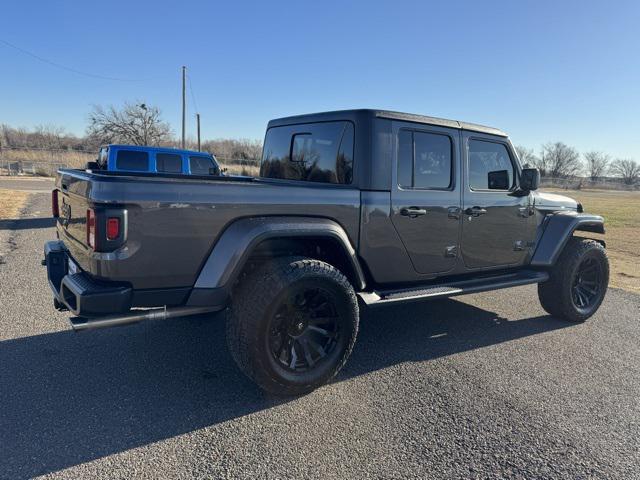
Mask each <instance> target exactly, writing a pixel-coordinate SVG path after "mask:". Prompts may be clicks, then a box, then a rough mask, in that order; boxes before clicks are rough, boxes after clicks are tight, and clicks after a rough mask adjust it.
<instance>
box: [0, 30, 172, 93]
mask: <svg viewBox="0 0 640 480" xmlns="http://www.w3.org/2000/svg"><path fill="white" fill-rule="evenodd" d="M0 43H3V44H4V45H6V46H8V47H11V48H13V49H15V50H17V51H19V52H21V53H24V54H25V55H28V56H30V57H32V58H35V59H36V60H39V61H40V62H43V63H46V64H48V65H51V66H53V67H56V68H60V69H62V70H66V71H68V72H71V73H75V74H78V75H84V76H85V77H91V78H99V79H101V80H113V81H117V82H144V81H147V80H153V79H154V78H118V77H108V76H105V75H97V74H95V73H90V72H84V71H82V70H78V69H76V68H72V67H68V66H66V65H62V64H60V63H57V62H54V61H52V60H48V59H46V58H44V57H41V56H40V55H36V54H35V53H33V52H30V51H29V50H25V49H24V48H22V47H19V46H17V45H14V44H13V43H10V42H7V41H6V40H3V39H1V38H0ZM155 78H162V77H155Z"/></svg>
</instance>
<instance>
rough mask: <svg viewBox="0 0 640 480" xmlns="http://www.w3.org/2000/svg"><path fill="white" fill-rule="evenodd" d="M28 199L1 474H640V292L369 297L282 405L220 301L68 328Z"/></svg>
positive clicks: (11, 332)
mask: <svg viewBox="0 0 640 480" xmlns="http://www.w3.org/2000/svg"><path fill="white" fill-rule="evenodd" d="M34 197H35V202H32V204H31V205H30V210H29V212H31V213H32V217H29V218H26V219H24V220H20V221H19V222H13V223H12V224H11V225H9V224H4V225H2V226H1V227H0V228H2V229H4V230H7V232H5V233H6V234H7V235H8V236H9V239H10V240H11V241H12V244H11V245H13V246H12V247H11V249H9V251H8V253H6V255H5V257H4V263H2V264H0V286H1V288H0V477H1V478H7V479H16V478H27V477H33V476H37V475H48V476H51V477H54V478H73V479H77V478H131V477H139V478H191V477H207V478H225V477H229V478H241V477H245V478H256V477H270V478H302V477H315V478H364V477H378V478H380V477H385V478H392V477H395V478H408V477H422V478H505V477H511V478H522V477H527V478H619V479H622V478H624V479H630V478H640V401H639V400H638V395H639V393H640V350H639V348H638V345H639V343H640V342H639V340H640V326H639V325H638V321H639V320H640V297H639V296H637V295H633V294H629V293H625V292H622V291H618V290H611V291H610V292H609V293H608V296H607V299H606V301H605V303H604V305H603V307H602V308H601V309H600V311H599V313H598V314H597V315H596V316H595V317H594V318H592V319H591V321H589V322H588V323H586V324H583V325H572V324H568V323H566V322H564V321H561V320H558V319H554V318H552V317H550V316H548V315H546V314H545V313H544V311H543V310H542V309H541V308H540V306H539V305H538V301H537V297H536V293H535V288H534V287H520V288H516V289H512V290H503V291H499V292H492V293H487V294H479V295H473V296H468V297H464V298H463V297H461V298H459V299H457V300H443V301H434V302H430V303H420V304H413V305H405V306H398V307H385V308H384V309H379V310H375V311H370V312H365V313H364V314H363V316H362V322H361V332H360V337H359V339H358V343H357V345H356V348H355V350H354V352H353V355H352V357H351V359H350V360H349V362H348V364H347V366H346V367H345V369H344V370H343V372H342V373H341V374H340V375H339V376H338V378H337V379H336V380H335V382H333V383H332V384H330V385H328V386H326V387H323V388H321V389H319V390H318V391H316V392H314V393H312V394H310V395H307V396H305V397H302V398H295V399H287V400H283V399H278V398H273V397H269V396H267V395H265V394H264V393H262V392H261V391H260V390H258V389H257V388H256V387H254V385H253V384H252V383H251V382H249V381H248V380H246V379H245V378H244V377H243V376H242V375H241V374H240V373H239V372H238V370H237V369H236V368H235V366H234V365H233V363H232V360H231V358H230V356H229V354H228V353H227V351H226V348H225V343H224V328H223V323H222V318H221V317H220V316H215V317H213V318H192V319H177V320H171V321H165V322H158V323H146V324H139V325H134V326H128V327H120V328H115V329H110V330H102V331H93V332H84V333H80V334H75V333H73V332H71V331H70V330H69V328H68V325H67V321H66V315H65V314H61V313H57V312H55V311H54V310H53V308H52V305H51V296H50V294H49V291H48V286H47V285H46V282H45V272H44V269H43V267H41V266H40V263H39V262H40V259H41V250H42V244H43V242H44V241H45V240H46V239H49V238H52V237H53V230H52V229H51V228H50V227H49V225H50V224H49V223H48V222H47V221H44V220H38V219H37V218H33V212H37V211H39V212H43V213H42V214H44V215H46V212H48V205H47V202H48V197H47V196H46V195H44V194H40V195H35V196H34Z"/></svg>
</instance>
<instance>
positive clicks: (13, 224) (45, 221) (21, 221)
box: [0, 217, 56, 230]
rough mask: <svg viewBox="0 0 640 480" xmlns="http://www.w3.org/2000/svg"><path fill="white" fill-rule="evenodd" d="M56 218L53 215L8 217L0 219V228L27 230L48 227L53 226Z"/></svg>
mask: <svg viewBox="0 0 640 480" xmlns="http://www.w3.org/2000/svg"><path fill="white" fill-rule="evenodd" d="M55 224H56V219H55V218H53V217H46V218H42V217H39V218H10V219H5V220H0V230H29V229H32V228H49V227H54V226H55Z"/></svg>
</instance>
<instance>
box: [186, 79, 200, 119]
mask: <svg viewBox="0 0 640 480" xmlns="http://www.w3.org/2000/svg"><path fill="white" fill-rule="evenodd" d="M187 78H188V80H189V92H190V93H191V101H192V102H193V109H194V110H195V111H196V112H199V111H200V110H198V104H197V103H196V96H195V95H194V94H193V82H192V81H191V75H187Z"/></svg>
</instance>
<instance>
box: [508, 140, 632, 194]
mask: <svg viewBox="0 0 640 480" xmlns="http://www.w3.org/2000/svg"><path fill="white" fill-rule="evenodd" d="M516 151H517V152H518V157H520V161H521V162H522V163H523V164H529V165H531V166H533V167H537V168H538V169H539V170H540V174H541V175H542V176H543V177H549V178H571V177H578V176H583V175H584V176H586V177H588V178H590V179H591V180H593V181H597V180H600V179H602V178H604V177H607V176H612V177H618V178H620V179H621V180H622V181H623V182H624V183H625V184H627V185H634V184H635V183H637V182H638V181H639V180H640V163H638V162H637V161H636V160H632V159H626V158H618V159H612V158H611V157H610V156H609V155H607V154H606V153H603V152H598V151H590V152H585V153H584V154H582V155H580V153H579V152H578V151H577V150H576V149H575V148H573V147H570V146H569V145H566V144H565V143H562V142H553V143H547V144H545V145H543V146H542V148H541V150H540V154H539V155H536V154H535V153H534V151H533V149H530V148H526V147H523V146H517V147H516Z"/></svg>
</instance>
